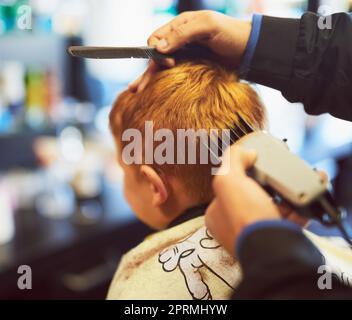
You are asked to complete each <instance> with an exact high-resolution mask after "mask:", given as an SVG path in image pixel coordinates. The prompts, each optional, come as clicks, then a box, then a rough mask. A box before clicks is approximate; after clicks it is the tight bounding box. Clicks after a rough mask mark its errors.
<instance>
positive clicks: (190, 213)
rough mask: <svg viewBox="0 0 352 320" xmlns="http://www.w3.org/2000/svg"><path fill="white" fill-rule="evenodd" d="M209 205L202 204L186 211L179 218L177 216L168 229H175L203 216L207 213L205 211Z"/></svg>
mask: <svg viewBox="0 0 352 320" xmlns="http://www.w3.org/2000/svg"><path fill="white" fill-rule="evenodd" d="M208 205H209V203H206V204H200V205H196V206H192V207H190V208H188V209H186V210H185V211H184V212H182V213H181V214H180V215H179V216H177V217H176V218H175V219H174V220H172V221H171V222H170V224H169V225H168V228H172V227H175V226H177V225H179V224H181V223H184V222H186V221H189V220H192V219H194V218H197V217H200V216H202V215H203V214H204V213H205V210H206V209H207V207H208Z"/></svg>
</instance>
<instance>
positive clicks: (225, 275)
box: [107, 216, 352, 300]
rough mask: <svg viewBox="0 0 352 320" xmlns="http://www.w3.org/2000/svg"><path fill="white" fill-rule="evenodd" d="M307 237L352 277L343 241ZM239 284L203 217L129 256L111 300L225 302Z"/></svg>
mask: <svg viewBox="0 0 352 320" xmlns="http://www.w3.org/2000/svg"><path fill="white" fill-rule="evenodd" d="M304 233H305V235H306V236H307V237H308V238H309V239H310V240H311V241H312V242H313V244H314V245H315V246H316V247H317V248H318V249H319V250H320V252H321V253H322V254H323V255H324V257H325V260H326V264H328V265H329V266H331V268H333V270H334V271H336V272H337V273H338V274H341V273H342V274H345V275H346V276H347V275H351V274H352V272H351V270H352V251H351V250H350V249H349V248H347V247H346V243H344V242H343V241H342V240H341V238H328V237H320V236H317V235H315V234H313V233H311V232H309V231H306V230H304ZM318 278H319V274H318V270H317V280H318ZM351 280H352V278H351V279H350V281H351ZM240 281H241V270H240V267H239V264H238V263H237V262H236V261H235V260H234V259H233V258H232V257H231V256H230V255H229V254H228V253H227V252H226V251H225V249H223V248H222V247H221V246H220V245H219V244H218V243H217V242H216V241H215V240H214V239H213V238H212V237H211V235H210V234H209V232H208V230H207V228H206V227H205V224H204V217H203V216H201V217H198V218H195V219H191V220H188V221H186V222H184V223H182V224H179V225H177V226H175V227H173V228H170V229H167V230H165V231H161V232H157V233H155V234H153V235H151V236H149V237H147V238H146V240H145V241H143V242H142V243H141V244H140V245H138V246H137V247H136V248H134V249H132V250H131V251H129V252H128V253H127V254H126V255H125V256H124V257H123V258H122V260H121V263H120V265H119V267H118V270H117V272H116V274H115V276H114V278H113V281H112V283H111V285H110V288H109V292H108V296H107V299H109V300H112V299H124V300H129V299H131V300H133V299H135V300H144V299H160V300H162V299H164V300H173V299H180V300H187V299H199V300H209V299H214V300H223V299H230V298H231V296H232V294H233V293H234V290H235V288H236V286H237V285H238V283H239V282H240ZM350 283H352V282H350Z"/></svg>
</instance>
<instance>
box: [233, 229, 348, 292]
mask: <svg viewBox="0 0 352 320" xmlns="http://www.w3.org/2000/svg"><path fill="white" fill-rule="evenodd" d="M237 255H238V259H239V261H240V264H241V267H242V272H243V281H242V282H241V283H240V285H239V287H238V288H237V289H236V292H235V294H234V296H233V298H234V299H332V298H334V299H337V298H339V299H346V298H347V299H352V289H350V288H349V287H347V286H344V285H343V284H341V283H340V282H339V281H338V280H337V279H336V278H335V277H333V276H332V278H331V279H332V289H331V290H328V289H325V290H321V289H319V287H318V279H319V277H321V276H322V274H321V273H318V268H319V267H320V266H322V265H324V258H323V256H322V255H321V253H320V252H319V251H318V250H317V249H316V248H315V246H314V245H313V244H312V243H311V242H310V241H309V240H308V239H307V238H306V237H305V236H304V234H303V233H302V231H301V230H299V229H298V228H297V230H295V227H290V228H287V227H286V228H285V227H281V226H280V225H272V226H266V227H262V228H257V229H255V230H253V231H251V232H248V233H247V235H245V236H244V237H243V239H242V241H241V245H240V248H239V249H238V250H237Z"/></svg>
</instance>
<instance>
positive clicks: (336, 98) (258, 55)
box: [245, 12, 352, 121]
mask: <svg viewBox="0 0 352 320" xmlns="http://www.w3.org/2000/svg"><path fill="white" fill-rule="evenodd" d="M319 19H320V22H319ZM321 19H331V24H330V25H329V22H328V20H321ZM319 25H320V26H326V27H327V28H325V29H324V28H319ZM351 40H352V20H351V16H350V15H349V14H347V13H337V14H333V15H332V16H329V17H327V18H324V17H319V16H317V15H315V14H313V13H309V12H308V13H305V14H304V15H303V16H302V17H301V19H286V18H274V17H268V16H264V17H263V19H262V24H261V30H260V35H259V39H258V43H257V46H256V49H255V52H254V55H253V58H252V61H251V65H250V69H249V71H248V73H247V75H246V76H245V78H246V79H247V80H249V81H253V82H256V83H259V84H263V85H266V86H269V87H272V88H275V89H278V90H280V91H281V92H282V94H283V96H284V97H285V98H286V99H287V100H288V101H290V102H302V103H303V104H304V107H305V110H306V112H307V113H309V114H313V115H318V114H321V113H325V112H328V113H330V114H332V115H333V116H336V117H338V118H342V119H345V120H350V121H352V41H351Z"/></svg>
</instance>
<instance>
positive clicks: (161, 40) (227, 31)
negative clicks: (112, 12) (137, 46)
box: [129, 10, 252, 92]
mask: <svg viewBox="0 0 352 320" xmlns="http://www.w3.org/2000/svg"><path fill="white" fill-rule="evenodd" d="M251 28H252V25H251V23H250V22H246V21H240V20H237V19H234V18H231V17H228V16H226V15H223V14H221V13H218V12H215V11H209V10H201V11H190V12H184V13H181V14H180V15H178V16H177V17H176V18H174V19H173V20H172V21H170V22H169V23H167V24H165V25H164V26H162V27H161V28H159V29H158V30H156V31H155V32H153V34H152V35H151V36H150V37H149V39H148V45H149V46H153V47H156V49H157V50H158V51H159V52H161V53H172V52H174V51H175V50H177V49H179V48H181V47H183V46H184V45H185V44H188V43H193V42H195V43H199V44H201V45H204V46H207V47H208V48H210V49H211V50H212V51H213V52H214V53H216V54H217V55H218V56H219V59H220V61H221V62H223V63H224V64H227V65H232V66H237V65H238V64H239V62H240V60H241V57H242V55H243V53H244V51H245V49H246V46H247V42H248V39H249V35H250V32H251ZM163 64H164V65H166V66H169V67H172V66H173V65H174V64H175V61H174V60H173V59H167V60H166V61H163ZM158 68H159V66H158V65H157V63H156V62H155V61H151V63H150V65H149V67H148V69H147V71H146V72H145V73H144V74H143V75H142V76H141V77H140V78H138V79H137V80H136V81H135V82H133V83H132V84H130V86H129V89H130V90H131V91H133V92H135V91H138V92H139V91H142V90H143V89H144V88H145V86H146V85H147V83H148V81H149V79H150V77H151V75H152V74H153V73H154V72H155V71H156V70H157V69H158Z"/></svg>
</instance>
